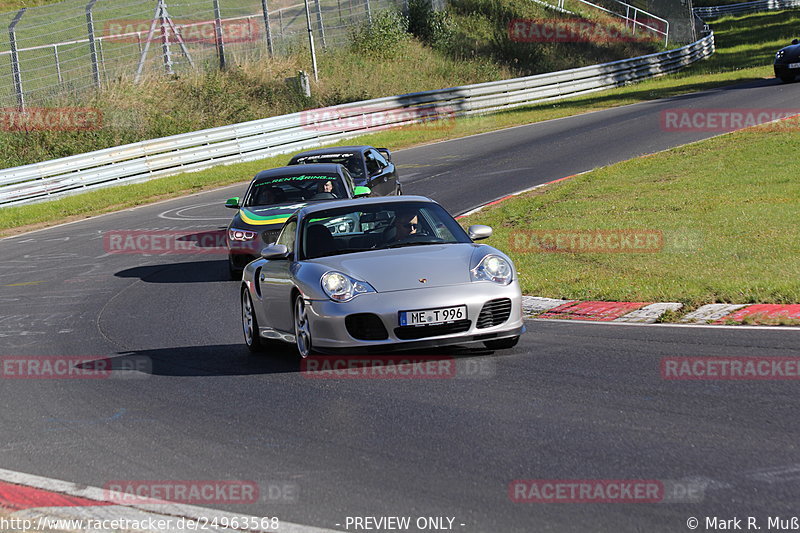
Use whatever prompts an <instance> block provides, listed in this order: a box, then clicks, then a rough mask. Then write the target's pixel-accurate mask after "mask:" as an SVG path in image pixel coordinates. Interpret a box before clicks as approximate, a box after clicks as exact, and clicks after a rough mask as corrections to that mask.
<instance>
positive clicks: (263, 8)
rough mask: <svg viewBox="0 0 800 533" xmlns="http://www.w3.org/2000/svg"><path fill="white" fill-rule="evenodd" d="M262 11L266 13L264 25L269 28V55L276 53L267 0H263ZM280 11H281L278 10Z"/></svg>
mask: <svg viewBox="0 0 800 533" xmlns="http://www.w3.org/2000/svg"><path fill="white" fill-rule="evenodd" d="M261 12H262V13H263V14H264V27H265V28H266V29H267V35H266V37H267V52H268V53H269V57H272V56H273V55H274V54H275V50H274V49H273V48H272V29H271V28H270V27H269V10H268V9H267V0H261ZM278 13H280V11H278Z"/></svg>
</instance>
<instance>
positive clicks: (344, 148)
mask: <svg viewBox="0 0 800 533" xmlns="http://www.w3.org/2000/svg"><path fill="white" fill-rule="evenodd" d="M369 148H372V146H367V145H364V144H362V145H358V146H331V147H329V148H318V149H316V150H308V151H307V152H300V153H299V154H297V155H295V156H294V157H292V159H295V158H297V157H307V156H311V155H326V154H341V153H343V152H363V151H364V150H367V149H369Z"/></svg>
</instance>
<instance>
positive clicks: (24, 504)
mask: <svg viewBox="0 0 800 533" xmlns="http://www.w3.org/2000/svg"><path fill="white" fill-rule="evenodd" d="M126 498H128V499H130V495H129V494H122V493H117V492H114V491H109V490H105V489H101V488H97V487H87V486H85V485H78V484H75V483H70V482H68V481H61V480H58V479H50V478H46V477H40V476H34V475H31V474H24V473H21V472H14V471H12V470H4V469H0V523H3V520H5V523H6V525H9V526H10V527H7V528H3V529H5V530H7V531H20V532H21V531H24V530H23V529H22V528H19V529H17V526H18V525H21V524H23V523H26V524H27V525H29V526H30V527H29V528H28V529H26V531H36V530H39V531H42V530H46V531H68V532H73V531H74V532H97V533H109V531H115V532H119V533H123V532H124V533H127V532H134V531H135V532H137V533H140V532H159V533H160V532H164V531H168V532H173V531H174V532H178V531H200V530H204V531H251V532H254V533H261V532H268V531H269V532H275V531H280V532H281V533H336V530H332V529H325V528H318V527H312V526H306V525H302V524H294V523H291V522H286V521H284V520H280V516H278V519H279V520H280V525H279V527H278V528H272V527H264V526H267V524H268V523H269V521H268V520H267V517H256V516H249V515H247V514H244V513H231V512H227V511H220V510H217V509H207V508H203V507H197V506H194V505H185V504H179V503H173V502H167V501H155V503H131V504H127V503H126V504H124V505H119V504H118V503H117V502H121V501H126ZM151 501H152V500H151ZM273 516H277V515H273ZM15 520H16V522H15ZM26 520H27V521H28V522H23V521H26ZM234 520H236V521H235V522H234ZM103 521H106V522H108V521H117V524H123V526H122V527H113V528H107V527H106V528H102V529H98V528H96V527H94V526H93V524H98V523H100V522H103ZM221 523H222V524H236V523H238V524H243V523H247V524H248V525H249V526H248V527H242V528H231V527H227V528H226V527H219V526H216V527H213V526H212V524H221ZM15 524H16V525H15ZM203 524H205V525H204V526H203ZM254 524H260V525H261V526H259V527H253V525H254ZM125 526H127V527H125Z"/></svg>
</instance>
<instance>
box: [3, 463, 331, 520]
mask: <svg viewBox="0 0 800 533" xmlns="http://www.w3.org/2000/svg"><path fill="white" fill-rule="evenodd" d="M0 481H5V482H8V483H13V484H17V485H24V486H28V487H35V488H38V489H42V490H46V491H50V492H57V493H60V494H66V495H69V496H76V497H78V498H86V499H89V500H95V501H101V502H111V503H118V502H121V501H127V500H130V495H126V494H124V493H116V492H114V491H110V490H106V489H101V488H98V487H90V486H86V485H78V484H76V483H70V482H69V481H62V480H59V479H51V478H46V477H42V476H35V475H32V474H25V473H23V472H15V471H14V470H6V469H3V468H0ZM112 508H113V509H112ZM51 509H53V510H58V511H59V516H61V512H60V511H62V510H67V511H68V510H74V511H75V512H76V514H82V515H83V516H82V517H83V518H84V519H89V518H92V519H95V518H100V517H99V516H97V514H94V515H92V514H87V513H91V511H92V510H100V513H107V512H109V511H112V510H113V513H114V514H113V516H114V517H116V518H128V519H129V520H140V519H141V515H142V512H145V513H152V514H157V515H161V516H163V517H185V518H191V519H193V520H199V519H202V520H206V521H207V522H211V520H213V519H214V518H217V520H218V521H219V519H221V518H223V517H225V518H228V519H231V518H234V517H236V518H239V520H241V518H242V517H243V516H245V515H244V514H243V513H230V512H227V511H220V510H217V509H209V508H204V507H198V506H195V505H186V504H178V503H173V502H167V501H164V502H160V503H147V504H140V503H126V504H125V505H112V506H100V507H97V506H95V507H68V508H64V507H54V508H51ZM29 511H30V512H34V511H33V510H29ZM35 512H38V513H40V514H48V513H49V512H50V509H48V508H39V509H37V510H36V511H35ZM20 513H24V511H21V512H20ZM126 513H131V515H135V516H136V517H138V518H134V517H133V516H126ZM17 516H22V515H17ZM76 518H80V517H76ZM251 518H253V519H255V520H258V517H251ZM100 519H101V518H100ZM225 531H228V530H225ZM248 531H254V532H261V531H263V532H266V531H275V530H274V529H264V528H249V529H248ZM280 531H281V533H336V532H337V530H334V529H326V528H319V527H313V526H306V525H303V524H295V523H292V522H286V521H284V520H281V521H280Z"/></svg>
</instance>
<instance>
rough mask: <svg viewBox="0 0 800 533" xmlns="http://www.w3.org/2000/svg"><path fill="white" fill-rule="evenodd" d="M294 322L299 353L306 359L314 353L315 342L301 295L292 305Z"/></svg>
mask: <svg viewBox="0 0 800 533" xmlns="http://www.w3.org/2000/svg"><path fill="white" fill-rule="evenodd" d="M292 320H293V322H294V340H295V348H296V349H297V353H298V354H299V355H300V357H302V358H304V359H305V358H306V357H308V356H309V355H311V354H312V353H314V342H313V339H312V338H311V328H310V327H309V324H308V312H307V311H306V303H305V301H304V300H303V297H302V296H300V295H299V294H298V295H297V296H295V298H294V304H293V305H292Z"/></svg>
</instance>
